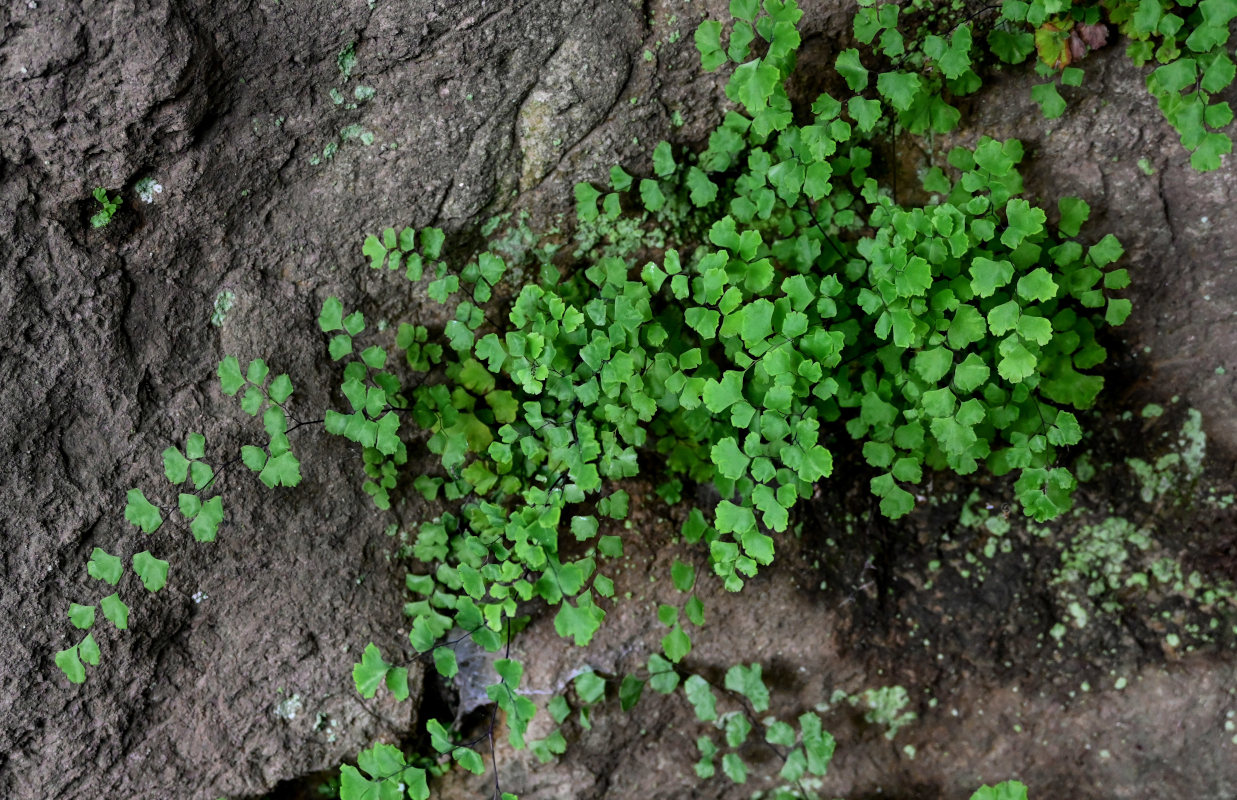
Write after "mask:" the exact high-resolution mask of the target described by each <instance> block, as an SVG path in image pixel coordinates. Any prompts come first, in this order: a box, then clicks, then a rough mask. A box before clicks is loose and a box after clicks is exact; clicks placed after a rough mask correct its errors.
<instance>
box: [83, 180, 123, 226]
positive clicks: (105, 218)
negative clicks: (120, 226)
mask: <svg viewBox="0 0 1237 800" xmlns="http://www.w3.org/2000/svg"><path fill="white" fill-rule="evenodd" d="M93 196H94V199H95V200H97V201H98V203H99V205H100V206H101V208H100V209H99V210H98V211H97V212H96V213H95V215H94V216H92V217H91V218H90V224H91V226H92V227H95V228H102V227H103V226H104V225H107V224H108V223H109V222H111V221H112V215H113V214H115V213H116V210H117V209H118V208H120V204H121V203H122V202H124V201H123V200H121V198H120V195H116V196H115V197H111V198H109V197H108V196H107V190H106V189H104V188H103V187H102V186H99V187H97V188H96V189H95V190H94V195H93Z"/></svg>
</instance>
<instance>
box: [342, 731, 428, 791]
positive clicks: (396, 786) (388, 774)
mask: <svg viewBox="0 0 1237 800" xmlns="http://www.w3.org/2000/svg"><path fill="white" fill-rule="evenodd" d="M339 777H340V786H339V797H340V800H400V799H401V798H405V797H406V798H410V800H428V798H429V796H430V791H429V785H428V784H427V781H426V771H425V770H424V769H421V768H420V767H415V766H410V765H409V764H408V762H407V761H406V759H405V756H404V753H403V752H402V751H401V750H400V749H399V748H398V747H395V746H394V745H389V744H376V745H374V746H373V747H371V748H369V749H368V750H363V751H361V753H360V754H359V755H358V756H357V765H356V766H355V767H353V766H351V765H348V764H346V765H344V766H343V767H341V768H340V775H339Z"/></svg>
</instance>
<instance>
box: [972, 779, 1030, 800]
mask: <svg viewBox="0 0 1237 800" xmlns="http://www.w3.org/2000/svg"><path fill="white" fill-rule="evenodd" d="M971 800H1027V787H1026V786H1025V785H1024V784H1021V783H1019V782H1018V781H1005V782H1004V783H998V784H997V785H996V786H981V787H979V789H978V790H977V791H976V792H975V794H973V795H971Z"/></svg>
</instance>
